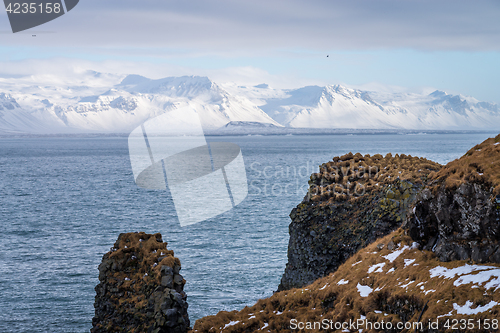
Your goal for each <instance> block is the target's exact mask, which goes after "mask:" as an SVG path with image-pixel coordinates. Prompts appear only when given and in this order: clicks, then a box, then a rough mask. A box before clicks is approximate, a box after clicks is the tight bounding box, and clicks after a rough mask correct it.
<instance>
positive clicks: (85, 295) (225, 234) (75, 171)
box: [0, 133, 495, 333]
mask: <svg viewBox="0 0 500 333" xmlns="http://www.w3.org/2000/svg"><path fill="white" fill-rule="evenodd" d="M494 135H495V133H475V134H461V133H454V134H426V135H397V134H394V135H324V136H319V135H318V136H315V135H310V136H306V135H304V136H245V137H241V136H240V137H237V136H234V137H208V141H228V142H234V143H236V144H238V145H239V146H240V147H241V149H242V154H243V157H244V160H245V165H246V170H247V177H248V181H249V195H248V197H247V198H246V199H245V200H244V201H243V202H242V203H241V204H240V205H238V206H237V207H235V208H234V209H232V210H231V211H228V212H226V213H224V214H222V215H220V216H217V217H215V218H212V219H210V220H207V221H204V222H201V223H198V224H194V225H191V226H187V227H183V228H181V227H180V225H179V222H178V220H177V217H176V213H175V209H174V206H173V203H172V200H171V197H170V195H169V193H168V191H153V190H144V189H140V188H138V187H137V186H136V185H135V183H134V180H133V176H132V170H131V166H130V161H129V157H128V148H127V139H126V138H119V137H118V138H117V137H114V138H110V137H102V138H77V137H72V138H2V139H0V221H1V227H2V233H1V236H0V309H1V311H0V332H64V333H68V332H88V331H89V330H90V328H91V322H92V317H93V315H94V308H93V303H94V296H95V292H94V287H95V285H96V284H97V283H98V278H97V277H98V271H97V266H98V265H99V263H100V261H101V258H102V255H103V254H104V253H106V252H107V251H108V250H109V248H110V247H111V246H112V245H113V243H114V242H115V240H116V238H117V237H118V235H119V233H121V232H131V231H145V232H148V233H156V232H161V233H162V235H163V239H164V241H167V242H168V248H169V249H172V250H174V251H175V255H176V256H177V257H179V258H180V260H181V263H182V270H181V274H183V276H184V277H185V279H186V280H187V284H186V286H185V291H186V292H187V294H188V303H189V314H190V318H191V320H192V323H193V324H194V321H195V320H196V319H198V318H200V317H202V316H205V315H213V314H216V313H217V312H218V311H220V310H234V309H241V308H243V307H244V306H245V305H251V304H253V303H255V302H256V301H257V300H258V299H259V298H264V297H268V296H270V295H271V294H272V292H273V291H274V290H276V289H277V286H278V284H279V282H280V278H281V274H282V273H283V270H284V267H285V264H286V261H287V260H286V252H287V245H288V225H289V222H290V219H289V217H288V214H289V213H290V211H291V209H292V208H293V207H294V206H296V205H297V204H298V203H299V202H300V201H301V200H302V198H303V197H304V195H305V193H306V188H307V180H308V178H309V175H310V174H311V173H312V172H316V171H317V170H318V165H319V164H321V163H324V162H327V161H329V160H331V159H332V158H333V157H334V156H337V155H342V154H345V153H348V152H350V151H351V152H360V153H362V154H376V153H381V154H386V153H389V152H391V153H393V154H396V153H404V154H410V155H413V156H422V157H427V158H429V159H431V160H434V161H436V162H439V163H447V162H449V161H451V160H453V159H455V158H457V157H460V156H461V155H463V154H464V153H465V152H466V151H467V150H468V149H470V148H471V147H472V146H474V145H475V144H477V143H480V142H482V141H483V140H484V139H486V138H488V137H491V136H494Z"/></svg>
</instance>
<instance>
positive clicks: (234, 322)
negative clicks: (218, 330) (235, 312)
mask: <svg viewBox="0 0 500 333" xmlns="http://www.w3.org/2000/svg"><path fill="white" fill-rule="evenodd" d="M239 322H240V321H239V320H237V321H232V320H231V321H230V322H229V324H226V326H224V327H223V328H222V329H223V330H224V329H226V328H227V327H230V326H234V325H236V324H238V323H239Z"/></svg>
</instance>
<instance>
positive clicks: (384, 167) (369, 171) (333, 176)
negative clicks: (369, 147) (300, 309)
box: [278, 153, 440, 291]
mask: <svg viewBox="0 0 500 333" xmlns="http://www.w3.org/2000/svg"><path fill="white" fill-rule="evenodd" d="M439 168H440V165H439V164H437V163H434V162H431V161H429V160H426V159H423V158H417V157H411V156H406V155H401V156H399V155H396V156H394V157H393V156H392V155H391V154H388V155H387V156H386V157H382V156H381V155H374V156H369V155H365V156H362V155H361V154H356V155H353V154H351V153H350V154H347V155H344V156H341V157H335V158H334V159H333V161H332V162H328V163H325V164H323V165H321V166H320V172H319V173H315V174H313V175H311V180H310V181H309V185H310V187H309V192H308V194H307V195H306V197H305V198H304V200H303V202H302V203H300V204H299V205H298V206H297V207H296V208H294V209H293V210H292V212H291V214H290V218H291V219H292V222H291V224H290V227H289V232H290V241H289V243H288V263H287V265H286V268H285V273H284V274H283V277H282V279H281V283H280V285H279V288H278V291H281V290H286V289H291V288H297V287H302V286H305V285H308V284H310V283H312V282H313V281H315V280H316V279H318V278H321V277H323V276H326V275H328V274H329V273H331V272H334V271H336V270H337V268H338V267H339V266H340V265H341V264H342V263H344V262H345V261H346V260H347V259H348V258H349V257H350V256H352V255H353V254H354V253H356V252H357V251H358V250H359V249H360V248H362V247H365V246H366V245H367V244H369V243H371V242H373V241H375V240H376V239H377V238H380V237H383V236H385V235H387V234H389V233H390V232H391V231H393V230H395V229H397V228H398V227H399V226H400V225H401V223H402V222H403V220H404V218H405V217H406V215H407V212H408V208H409V207H410V206H411V205H412V204H413V202H414V200H415V197H416V194H417V193H418V192H419V190H420V189H421V188H422V187H423V186H424V185H425V184H426V181H427V176H428V175H429V174H430V173H431V172H433V171H437V170H439Z"/></svg>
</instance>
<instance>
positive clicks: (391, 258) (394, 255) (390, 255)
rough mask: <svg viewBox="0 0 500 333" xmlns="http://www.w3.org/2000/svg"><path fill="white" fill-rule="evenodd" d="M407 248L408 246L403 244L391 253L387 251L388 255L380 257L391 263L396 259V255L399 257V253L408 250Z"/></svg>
mask: <svg viewBox="0 0 500 333" xmlns="http://www.w3.org/2000/svg"><path fill="white" fill-rule="evenodd" d="M409 248H410V247H409V246H407V245H405V246H403V247H402V248H401V249H399V250H396V251H393V252H392V253H389V254H388V255H386V256H383V257H382V258H385V259H387V260H389V262H391V263H392V262H394V260H396V259H397V257H399V256H400V255H401V253H403V252H404V251H406V250H408V249H409Z"/></svg>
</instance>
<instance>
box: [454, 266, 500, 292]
mask: <svg viewBox="0 0 500 333" xmlns="http://www.w3.org/2000/svg"><path fill="white" fill-rule="evenodd" d="M486 282H487V283H486ZM469 283H472V284H479V285H483V284H484V288H485V289H486V290H488V289H490V288H495V291H496V290H497V289H498V288H500V269H498V268H497V269H491V270H486V271H480V272H478V273H477V274H468V275H463V276H461V277H459V278H458V279H457V280H456V281H455V282H453V285H454V286H456V287H458V286H461V285H463V284H469ZM485 283H486V284H485Z"/></svg>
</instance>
